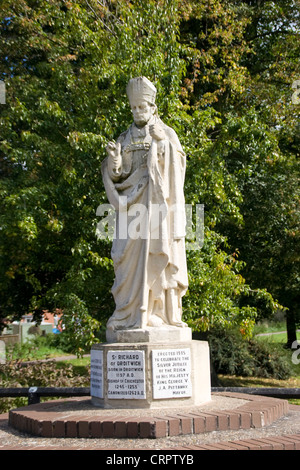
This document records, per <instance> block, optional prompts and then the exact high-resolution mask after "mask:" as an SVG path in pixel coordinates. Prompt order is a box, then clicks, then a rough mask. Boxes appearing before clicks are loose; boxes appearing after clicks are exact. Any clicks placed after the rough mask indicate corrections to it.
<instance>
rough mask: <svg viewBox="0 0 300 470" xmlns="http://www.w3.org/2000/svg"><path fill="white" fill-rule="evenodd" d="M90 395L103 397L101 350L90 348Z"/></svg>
mask: <svg viewBox="0 0 300 470" xmlns="http://www.w3.org/2000/svg"><path fill="white" fill-rule="evenodd" d="M91 395H92V397H98V398H103V351H99V350H97V349H92V350H91Z"/></svg>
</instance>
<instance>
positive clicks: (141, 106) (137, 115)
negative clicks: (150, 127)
mask: <svg viewBox="0 0 300 470" xmlns="http://www.w3.org/2000/svg"><path fill="white" fill-rule="evenodd" d="M130 106H131V111H132V115H133V120H134V122H135V124H136V125H137V126H138V127H142V126H145V125H146V124H147V122H148V121H149V119H150V118H151V117H152V116H153V114H154V112H155V106H153V105H151V104H149V103H148V102H147V101H144V100H141V99H139V100H137V99H134V98H133V99H132V100H131V102H130Z"/></svg>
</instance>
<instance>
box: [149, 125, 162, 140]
mask: <svg viewBox="0 0 300 470" xmlns="http://www.w3.org/2000/svg"><path fill="white" fill-rule="evenodd" d="M149 133H150V135H151V137H152V138H153V139H155V140H163V139H165V138H166V134H165V131H164V130H163V128H162V127H161V126H160V125H159V124H158V123H155V124H151V125H150V126H149Z"/></svg>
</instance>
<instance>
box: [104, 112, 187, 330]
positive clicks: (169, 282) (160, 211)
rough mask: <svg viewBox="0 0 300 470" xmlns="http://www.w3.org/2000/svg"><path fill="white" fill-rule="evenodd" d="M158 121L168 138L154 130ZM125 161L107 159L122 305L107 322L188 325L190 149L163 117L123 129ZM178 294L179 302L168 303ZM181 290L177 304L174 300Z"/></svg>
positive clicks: (112, 325) (106, 179) (117, 296)
mask: <svg viewBox="0 0 300 470" xmlns="http://www.w3.org/2000/svg"><path fill="white" fill-rule="evenodd" d="M154 122H159V124H160V125H161V127H162V129H163V130H164V131H165V139H164V140H161V141H157V140H155V139H152V137H151V136H150V134H149V125H150V124H152V123H154ZM118 143H120V144H121V156H122V163H121V166H120V168H119V169H118V170H117V171H115V169H114V168H113V167H112V163H111V160H110V159H109V158H108V157H107V158H106V159H105V160H104V162H103V164H102V175H103V181H104V185H105V189H106V193H107V196H108V199H109V202H110V203H111V204H112V205H113V206H114V208H115V209H116V231H115V238H114V241H113V245H112V252H111V255H112V259H113V262H114V270H115V281H114V284H113V287H112V294H113V296H114V300H115V304H116V308H115V311H114V313H113V315H112V316H111V318H110V319H109V321H108V323H107V328H112V329H115V330H120V329H132V328H133V329H134V328H146V327H147V326H156V325H158V324H167V325H177V326H184V325H185V324H183V323H182V321H181V314H182V308H181V299H182V296H183V295H184V294H185V292H186V290H187V287H188V277H187V267H186V254H185V208H184V193H183V185H184V177H185V165H186V162H185V154H184V152H183V150H182V147H181V145H180V142H179V140H178V137H177V135H176V133H175V132H174V130H172V129H171V128H170V127H168V126H166V125H165V124H164V123H163V122H162V121H161V120H160V119H159V118H158V117H157V116H153V117H152V118H151V120H150V121H149V123H148V124H147V125H146V126H145V127H143V128H141V129H139V128H138V127H137V126H136V125H135V124H134V123H133V124H132V125H131V127H130V128H129V129H128V130H127V131H126V132H124V133H123V134H121V136H120V137H119V139H118V141H117V144H118ZM168 292H172V293H173V297H172V298H173V303H172V302H171V301H170V300H168ZM174 295H175V302H174Z"/></svg>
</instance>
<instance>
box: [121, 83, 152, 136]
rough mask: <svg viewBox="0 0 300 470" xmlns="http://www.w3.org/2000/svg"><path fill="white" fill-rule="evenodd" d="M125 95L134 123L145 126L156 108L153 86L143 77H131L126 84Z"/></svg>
mask: <svg viewBox="0 0 300 470" xmlns="http://www.w3.org/2000/svg"><path fill="white" fill-rule="evenodd" d="M127 96H128V99H129V103H130V107H131V111H132V115H133V120H134V122H135V124H136V125H137V126H138V127H142V126H145V125H146V124H147V122H148V121H149V120H150V119H151V117H152V116H153V115H154V114H155V113H156V110H157V107H156V104H155V97H156V88H155V86H154V85H153V83H151V82H150V81H149V80H148V79H147V78H145V77H137V78H132V79H131V80H129V83H128V85H127Z"/></svg>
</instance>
